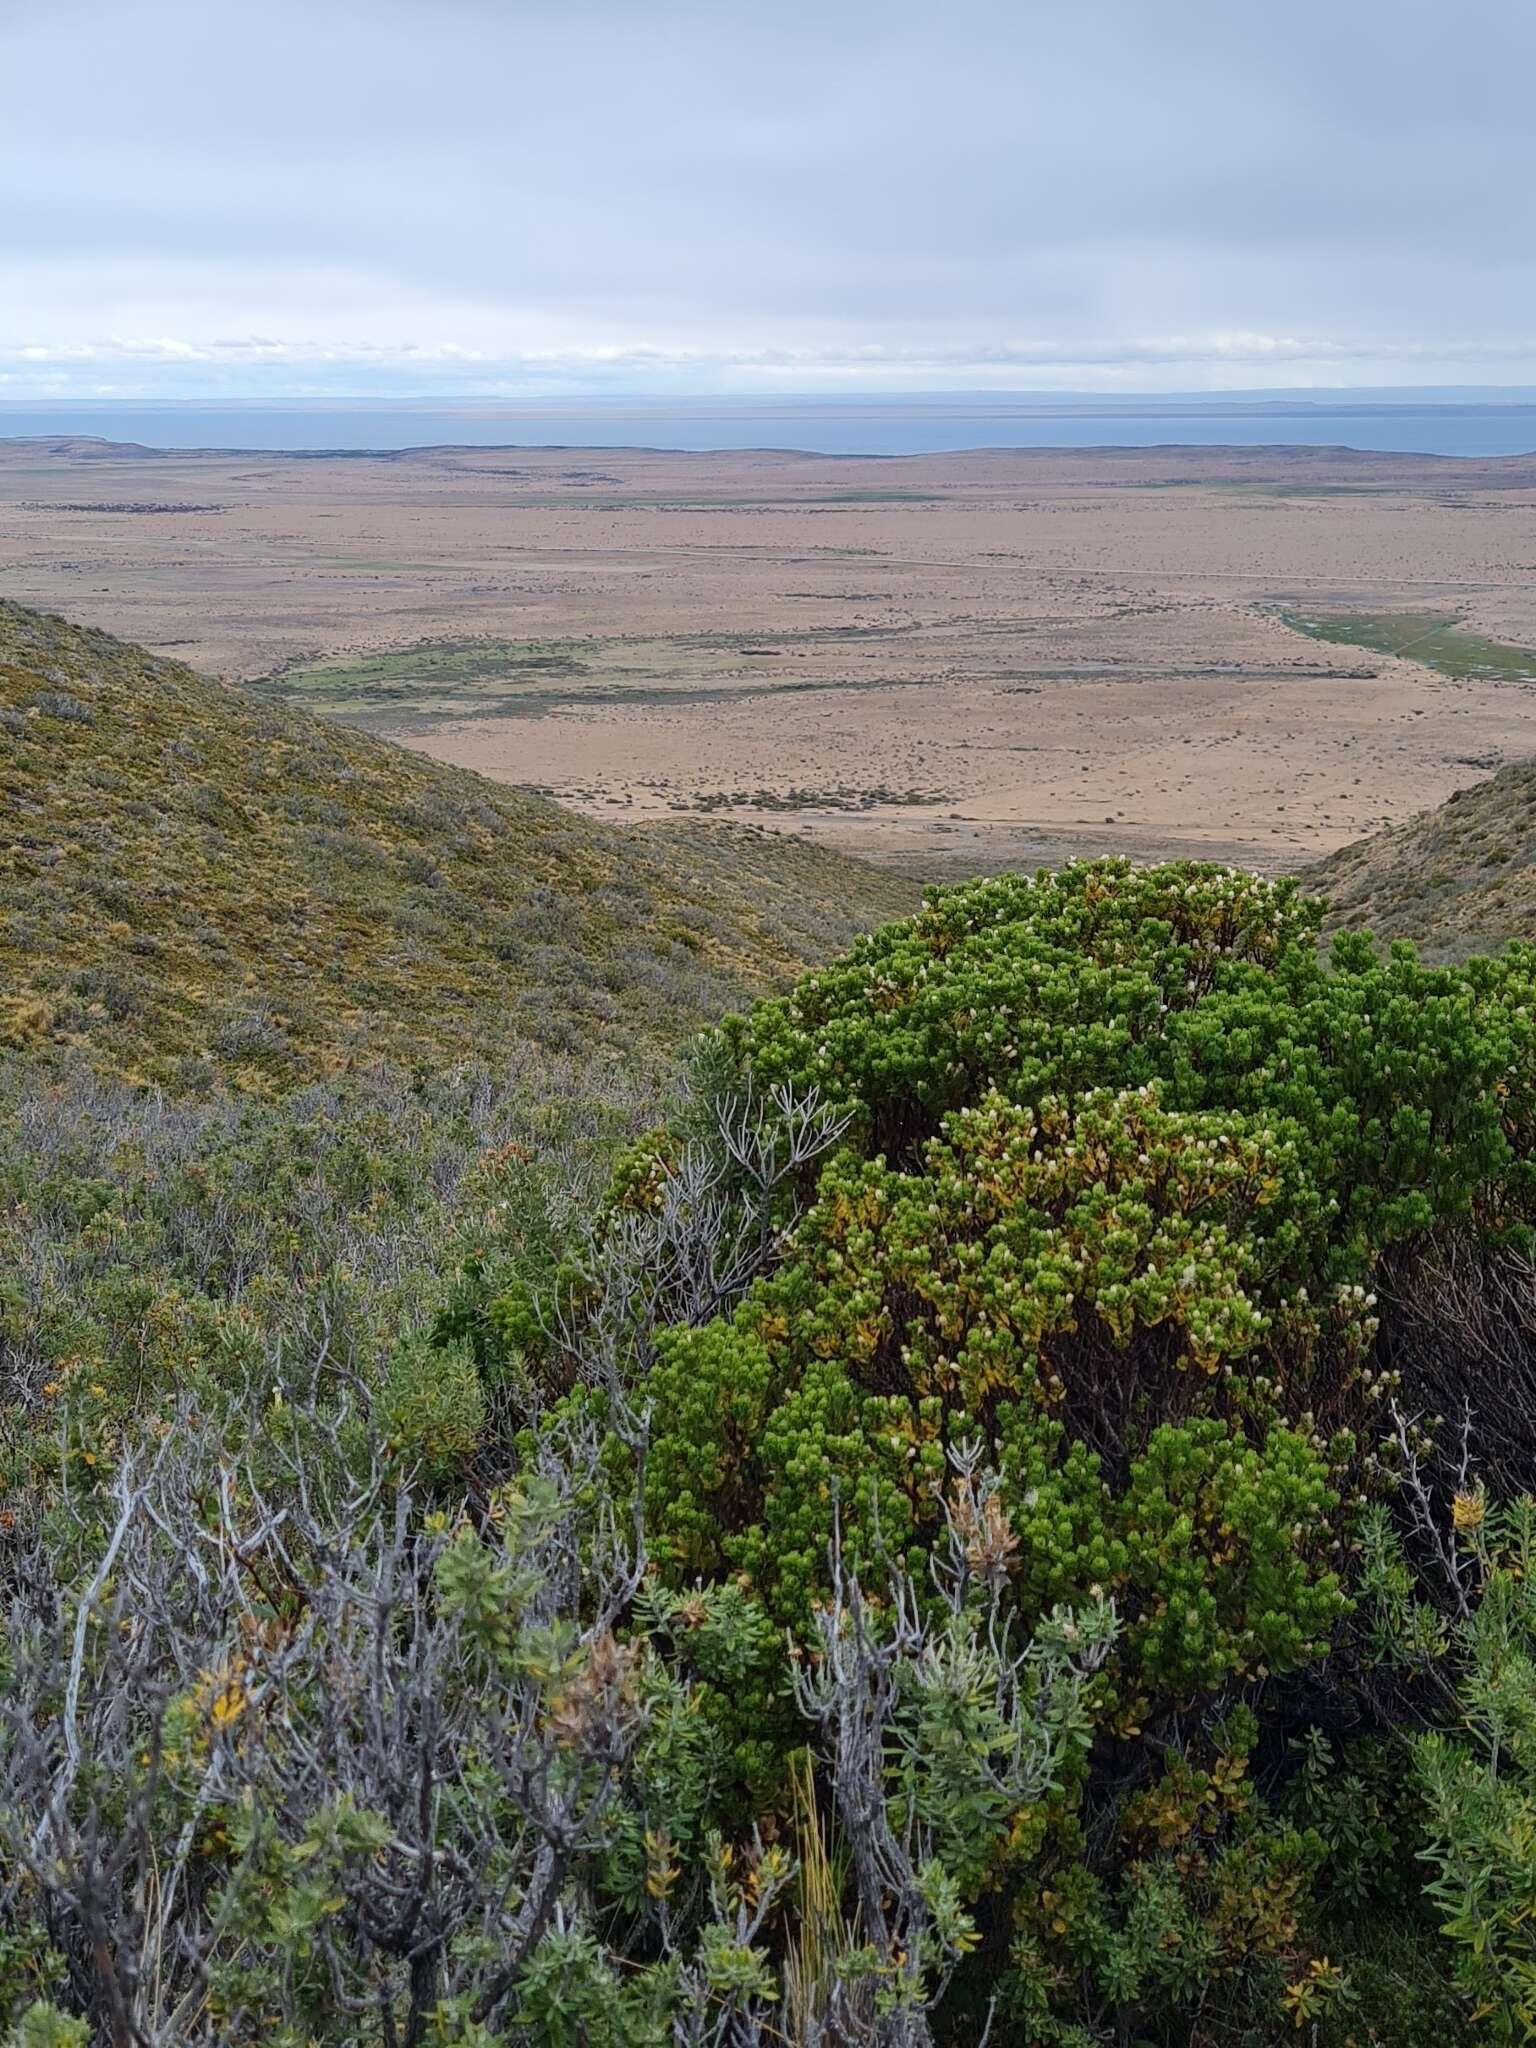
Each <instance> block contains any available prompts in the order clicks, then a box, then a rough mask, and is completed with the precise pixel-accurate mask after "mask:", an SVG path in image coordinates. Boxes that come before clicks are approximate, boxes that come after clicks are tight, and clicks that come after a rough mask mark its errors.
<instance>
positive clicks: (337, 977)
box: [0, 603, 911, 1093]
mask: <svg viewBox="0 0 1536 2048" xmlns="http://www.w3.org/2000/svg"><path fill="white" fill-rule="evenodd" d="M910 900H911V892H910V891H909V890H908V889H907V888H906V887H905V885H903V884H902V883H900V882H898V881H895V880H893V879H891V878H889V877H886V876H883V875H881V874H879V873H877V872H876V871H874V870H872V869H869V868H866V867H864V866H862V865H861V864H859V863H857V862H853V861H846V860H843V859H840V858H839V857H838V856H836V855H834V854H830V853H824V852H820V851H818V850H816V849H815V848H812V847H809V846H807V845H805V844H803V843H801V842H798V841H792V840H787V839H779V838H769V837H767V836H765V835H757V834H752V833H750V832H734V833H724V832H718V831H705V830H698V831H692V830H686V829H675V830H672V831H670V832H656V833H652V834H627V833H623V832H617V831H607V830H604V829H603V828H602V827H600V826H596V825H593V824H590V823H587V822H586V821H583V820H579V819H577V818H575V817H573V816H571V815H570V814H569V813H567V812H565V811H562V810H560V809H559V808H558V807H557V806H555V805H554V804H551V803H547V802H544V801H541V800H540V799H538V798H535V797H532V796H525V795H523V794H521V793H520V792H517V791H514V790H508V789H504V788H500V787H498V786H496V785H494V784H492V783H488V782H485V781H482V780H481V779H480V778H479V777H478V776H474V775H471V774H468V773H466V772H464V771H463V770H460V769H454V768H448V767H444V766H441V765H439V764H438V763H435V762H431V761H427V760H424V759H422V758H420V757H419V756H416V755H412V754H409V753H406V752H405V751H404V750H403V749H401V748H399V747H395V746H391V745H389V744H387V743H385V742H383V741H378V740H373V739H369V738H367V737H365V736H363V735H361V734H358V733H353V732H347V731H343V730H341V729H340V728H338V727H336V726H333V725H327V724H324V723H322V722H321V721H319V720H316V719H312V718H309V717H306V716H305V715H303V714H302V713H298V712H290V711H285V710H281V709H278V708H274V707H270V706H266V705H260V704H257V703H256V702H254V701H253V700H251V699H249V698H247V697H245V696H243V695H241V694H240V693H239V692H238V691H235V690H232V689H229V688H227V687H225V686H224V685H222V684H220V683H215V682H211V681H209V680H207V679H206V678H204V677H202V676H198V675H195V674H193V673H192V671H191V670H189V669H186V668H182V667H180V666H179V665H178V664H176V663H174V662H169V661H163V660H158V659H156V658H154V657H152V656H150V655H148V654H146V653H144V652H143V651H142V650H141V649H138V648H133V647H128V646H125V645H123V644H122V643H120V642H118V641H115V640H112V639H110V638H108V637H107V636H106V635H103V634H100V633H92V632H87V631H84V630H82V629H80V628H77V627H73V626H68V625H66V624H64V623H63V622H62V621H61V620H58V619H55V618H49V617H44V616H42V615H40V614H38V613H35V612H26V611H22V610H20V609H18V608H17V607H15V606H13V605H7V604H3V603H0V1041H5V1042H9V1043H10V1044H11V1045H12V1046H19V1047H22V1048H25V1049H33V1050H51V1051H54V1052H58V1051H62V1050H67V1049H69V1048H84V1049H86V1050H87V1051H88V1053H89V1055H90V1056H91V1058H92V1060H93V1061H94V1062H95V1063H97V1064H102V1065H106V1066H109V1067H111V1068H112V1069H114V1070H116V1071H118V1072H120V1073H122V1074H124V1075H127V1076H130V1077H134V1078H147V1079H151V1080H155V1081H158V1082H162V1083H169V1084H171V1085H173V1086H182V1087H186V1086H192V1085H197V1084H200V1083H202V1082H205V1081H206V1080H207V1078H208V1075H209V1073H210V1071H212V1072H213V1073H215V1074H221V1073H229V1074H232V1075H234V1076H236V1077H237V1078H238V1079H239V1080H240V1081H241V1083H242V1085H244V1086H246V1087H248V1088H253V1089H259V1090H264V1091H266V1092H269V1093H270V1092H274V1091H278V1090H281V1089H283V1088H286V1087H291V1086H293V1085H295V1084H296V1083H299V1082H302V1081H307V1080H310V1079H312V1078H314V1077H316V1076H317V1075H319V1074H322V1073H325V1072H328V1071H333V1070H335V1069H336V1068H338V1067H341V1066H357V1065H366V1064H369V1063H372V1062H376V1061H378V1060H380V1059H401V1058H403V1059H408V1060H416V1061H419V1062H424V1063H426V1064H428V1065H438V1064H442V1063H444V1062H445V1061H446V1062H452V1061H456V1060H463V1059H466V1058H470V1057H472V1056H475V1055H479V1054H486V1053H495V1052H497V1051H499V1050H501V1049H502V1048H504V1047H505V1046H506V1045H507V1044H508V1043H509V1042H510V1041H513V1040H516V1039H519V1038H532V1039H534V1040H536V1041H538V1042H539V1043H541V1044H544V1045H548V1046H552V1047H555V1048H557V1049H582V1050H591V1049H594V1048H596V1047H599V1046H607V1047H609V1048H622V1047H624V1046H627V1045H634V1044H637V1043H642V1044H648V1045H650V1046H652V1047H655V1046H658V1045H666V1046H668V1047H670V1046H674V1045H675V1044H676V1043H677V1042H678V1040H679V1039H680V1038H681V1037H682V1036H684V1035H685V1034H686V1033H687V1032H688V1031H689V1030H691V1029H693V1028H695V1027H696V1026H697V1025H698V1024H700V1023H701V1022H703V1021H704V1020H705V1019H706V1018H707V1017H709V1016H710V1015H712V1014H715V1013H716V1012H718V1010H719V1009H720V1008H721V1007H722V1006H724V1005H725V1004H727V1003H729V1002H731V1001H732V1000H735V999H738V998H739V997H740V995H741V994H743V993H746V992H757V991H760V990H762V989H765V988H768V987H771V986H773V985H774V984H775V982H776V981H777V982H782V981H783V980H784V979H786V978H787V977H788V976H789V975H791V974H792V973H794V972H795V971H796V970H797V969H799V968H800V967H802V966H803V965H805V964H806V963H807V962H808V961H810V960H813V959H817V958H823V957H825V956H826V955H827V954H828V953H829V952H831V951H833V950H835V948H836V947H837V946H838V945H840V944H842V943H844V942H846V940H847V939H848V938H849V937H850V936H851V935H852V934H853V933H854V932H855V931H857V930H859V929H861V928H863V927H865V926H868V925H870V924H873V923H876V922H878V921H879V920H880V918H881V917H885V916H890V915H892V914H894V913H895V912H896V911H898V910H900V909H903V908H905V907H907V905H908V903H909V902H910Z"/></svg>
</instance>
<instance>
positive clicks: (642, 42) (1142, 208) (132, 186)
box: [0, 0, 1536, 396]
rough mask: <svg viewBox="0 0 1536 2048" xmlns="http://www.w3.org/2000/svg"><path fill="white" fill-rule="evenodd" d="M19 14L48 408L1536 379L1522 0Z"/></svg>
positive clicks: (33, 320)
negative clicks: (1269, 378)
mask: <svg viewBox="0 0 1536 2048" xmlns="http://www.w3.org/2000/svg"><path fill="white" fill-rule="evenodd" d="M0 7H3V26H0V38H3V54H4V57H5V65H6V73H7V77H8V79H9V80H10V81H11V91H10V92H9V94H8V102H7V111H6V120H5V123H4V126H3V129H0V391H5V392H7V393H8V394H11V395H15V394H17V393H24V392H25V391H27V390H28V389H29V388H30V389H35V390H37V391H38V392H40V393H41V392H44V391H47V392H49V393H57V392H58V391H60V390H65V389H72V390H76V391H79V392H82V393H86V392H89V391H91V390H103V391H106V390H109V389H110V390H114V391H125V392H126V391H136V392H138V393H140V394H142V395H155V394H161V395H168V394H170V393H172V392H175V391H180V392H183V393H185V394H186V395H188V396H193V395H202V394H206V393H212V392H220V393H225V394H227V393H229V392H230V391H232V390H234V389H236V388H238V387H239V385H240V380H241V379H242V378H243V379H245V380H247V382H248V383H249V384H250V386H251V388H252V389H253V390H257V391H260V392H263V393H268V394H276V393H278V392H280V391H282V390H289V391H292V392H301V391H304V390H306V389H327V390H339V389H342V388H345V386H346V379H347V378H348V377H351V378H353V379H354V380H356V383H355V388H357V389H358V390H360V391H382V390H398V391H402V392H406V391H412V390H434V391H435V390H450V389H451V390H455V391H464V392H469V391H472V390H476V389H480V390H485V391H502V390H517V389H523V390H531V391H536V390H539V389H545V388H554V387H558V388H565V389H576V388H581V387H582V386H583V385H584V384H585V385H586V386H587V387H588V388H592V389H610V388H614V387H616V386H619V385H622V384H623V383H624V382H625V381H626V380H628V381H629V383H630V387H631V388H635V389H640V388H645V387H646V386H647V385H648V384H656V383H658V382H659V383H660V384H661V385H662V386H665V387H666V388H675V387H678V386H679V385H680V384H681V383H684V382H686V381H687V380H688V379H690V378H693V379H695V380H697V382H698V383H699V386H700V388H726V387H727V386H728V385H729V384H730V382H731V380H733V379H734V380H736V381H737V383H738V384H739V386H740V388H743V389H758V388H768V387H769V386H771V385H772V382H773V380H774V379H775V378H779V379H782V380H783V382H784V388H810V387H814V386H815V385H816V384H817V383H818V382H821V383H824V384H825V385H826V386H827V388H840V387H845V386H847V385H849V384H850V382H852V381H855V380H857V379H859V378H860V377H862V378H865V379H867V380H868V382H869V383H870V384H871V386H872V387H878V386H881V385H890V386H892V387H893V388H894V387H895V386H896V385H898V384H900V383H901V382H902V381H903V380H905V381H906V382H907V383H909V384H912V385H920V384H922V383H924V382H927V383H930V384H931V383H932V382H933V381H934V380H935V379H937V380H939V381H941V382H946V383H951V382H952V383H959V384H965V383H982V382H985V381H988V380H990V381H993V382H998V381H1001V382H1008V381H1010V380H1012V381H1017V380H1018V378H1020V377H1021V376H1026V375H1027V376H1028V377H1029V378H1030V379H1031V380H1034V379H1036V378H1038V379H1039V380H1040V381H1042V382H1044V383H1056V384H1061V383H1063V382H1066V383H1075V384H1076V385H1078V386H1083V385H1086V384H1090V383H1103V384H1106V385H1110V386H1117V385H1122V384H1129V383H1133V382H1135V381H1136V380H1138V379H1139V380H1141V381H1142V382H1143V383H1148V384H1153V385H1160V386H1162V387H1163V388H1167V385H1168V382H1169V379H1170V377H1171V376H1177V377H1188V378H1189V379H1191V380H1192V381H1195V382H1200V383H1209V382H1221V381H1224V380H1225V381H1228V382H1233V383H1237V384H1243V383H1249V384H1251V383H1252V382H1253V381H1255V377H1256V375H1257V374H1258V373H1260V372H1264V373H1265V374H1269V373H1273V374H1274V375H1275V376H1277V377H1282V378H1283V379H1284V380H1285V381H1305V380H1306V379H1308V378H1314V379H1319V380H1324V381H1335V382H1336V381H1339V380H1340V379H1341V378H1342V379H1344V380H1345V381H1356V380H1357V381H1359V382H1362V383H1377V382H1382V381H1388V380H1389V379H1390V378H1391V376H1392V375H1393V374H1394V372H1395V373H1397V374H1402V373H1404V372H1405V371H1410V370H1411V371H1412V372H1413V373H1414V374H1415V375H1422V377H1423V378H1424V379H1437V378H1440V377H1442V376H1452V375H1461V376H1464V377H1466V378H1469V379H1475V378H1477V377H1479V376H1484V375H1492V374H1497V375H1498V376H1499V377H1501V378H1503V379H1511V378H1515V377H1522V376H1527V375H1528V376H1530V377H1531V378H1532V379H1533V380H1536V272H1533V268H1532V266H1531V264H1530V262H1529V260H1528V255H1527V253H1526V252H1527V251H1528V250H1529V248H1530V247H1531V244H1532V234H1533V230H1536V176H1533V175H1532V172H1533V168H1536V166H1533V163H1532V143H1531V130H1530V122H1529V114H1528V98H1527V95H1528V81H1529V78H1530V76H1531V75H1532V70H1533V60H1536V11H1533V10H1531V9H1530V8H1529V7H1528V6H1526V4H1525V0H1463V4H1462V5H1461V6H1459V7H1457V8H1454V9H1452V8H1448V7H1445V6H1444V5H1443V4H1441V0H1390V4H1388V0H1350V4H1349V5H1348V6H1346V7H1339V6H1338V5H1337V4H1336V0H1330V4H1328V5H1324V4H1322V0H1294V4H1292V5H1291V6H1290V7H1289V8H1287V9H1285V10H1276V9H1274V8H1273V7H1271V6H1263V7H1260V6H1258V5H1255V4H1251V0H1228V4H1225V5H1217V4H1215V0H1159V4H1158V5H1156V6H1152V7H1149V6H1147V5H1146V4H1145V0H1035V4H1033V5H1027V4H1019V0H955V4H954V5H952V6H950V7H949V8H946V9H944V10H942V11H941V10H937V9H933V8H932V7H930V6H927V5H922V6H919V5H918V4H916V0H882V4H879V5H877V4H875V0H837V4H834V5H832V6H830V7H829V6H827V5H826V0H815V4H812V0H781V4H780V5H778V6H777V7H775V8H773V9H750V10H749V9H747V8H746V7H744V6H741V5H738V4H735V0H713V4H709V5H705V4H702V0H654V4H652V5H650V6H647V7H644V8H641V7H638V6H636V5H632V4H623V0H563V4H555V0H547V4H546V0H367V4H363V0H264V4H262V5H260V6H258V5H255V4H252V0H224V4H222V5H220V6H216V7H209V6H207V5H206V4H205V0H198V4H196V5H194V4H191V0H135V5H133V6H132V7H123V6H121V5H120V4H119V0H0ZM241 337H244V338H243V339H242V338H241ZM29 378H30V379H31V380H32V383H31V384H30V385H29V383H28V379H29Z"/></svg>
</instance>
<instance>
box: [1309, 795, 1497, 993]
mask: <svg viewBox="0 0 1536 2048" xmlns="http://www.w3.org/2000/svg"><path fill="white" fill-rule="evenodd" d="M1304 879H1305V881H1306V884H1307V886H1308V888H1310V889H1315V890H1316V891H1317V893H1318V894H1319V895H1320V896H1326V897H1327V898H1328V900H1329V904H1330V922H1332V923H1334V924H1337V925H1342V926H1346V927H1348V928H1350V929H1358V928H1364V929H1367V930H1370V931H1372V932H1374V933H1375V934H1376V935H1377V937H1378V938H1386V939H1412V940H1413V941H1414V942H1415V943H1416V944H1417V945H1418V946H1419V947H1420V948H1421V950H1422V951H1423V952H1424V953H1425V955H1426V956H1427V957H1428V958H1430V959H1436V960H1464V959H1465V958H1466V957H1467V955H1468V954H1469V953H1476V952H1487V951H1490V950H1494V949H1496V948H1498V947H1499V946H1502V945H1503V944H1504V942H1505V941H1506V940H1507V939H1511V938H1521V939H1530V940H1536V761H1516V762H1512V763H1511V764H1510V766H1509V767H1507V768H1501V769H1500V770H1499V772H1498V774H1497V775H1494V776H1491V777H1490V778H1489V780H1488V781H1486V782H1479V783H1475V784H1474V785H1473V786H1472V787H1471V788H1469V789H1459V790H1457V791H1456V793H1455V795H1454V796H1452V797H1450V798H1449V799H1448V800H1447V801H1446V802H1445V803H1443V804H1441V805H1439V806H1438V808H1437V809H1435V810H1432V811H1421V812H1420V813H1419V814H1418V815H1417V816H1416V817H1413V818H1408V819H1406V820H1405V821H1404V822H1403V823H1402V824H1401V825H1389V826H1387V827H1386V828H1385V829H1384V830H1382V831H1380V832H1373V833H1372V834H1371V835H1370V837H1369V838H1367V839H1359V840H1356V841H1355V842H1354V844H1353V845H1351V846H1344V847H1341V848H1340V849H1339V851H1338V852H1337V853H1332V854H1330V855H1329V856H1328V858H1327V859H1326V860H1323V861H1319V862H1318V863H1317V865H1316V866H1315V867H1313V868H1310V869H1309V870H1308V871H1307V874H1306V876H1305V877H1304Z"/></svg>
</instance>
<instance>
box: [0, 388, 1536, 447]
mask: <svg viewBox="0 0 1536 2048" xmlns="http://www.w3.org/2000/svg"><path fill="white" fill-rule="evenodd" d="M52 434H58V435H71V434H80V435H96V436H100V437H101V438H103V439H106V440H111V441H129V442H138V443H141V444H143V445H144V446H147V447H151V448H223V449H250V450H271V451H276V450H280V449H293V450H313V449H322V448H324V449H336V450H360V449H367V450H388V449H400V448H410V447H430V446H441V445H444V444H446V443H452V444H455V445H458V446H475V447H552V446H560V447H567V448H657V449H668V450H677V451H679V452H683V453H703V452H706V451H711V450H729V449H747V448H770V449H795V450H800V451H803V452H806V453H810V454H818V455H855V456H856V455H863V456H900V455H925V454H948V453H959V452H962V451H965V450H969V449H976V448H1108V447H1119V448H1127V447H1134V448H1148V447H1166V446H1169V445H1181V446H1191V447H1223V446H1224V447H1265V446H1271V447H1272V446H1289V447H1339V446H1343V447H1349V448H1358V449H1364V450H1370V451H1375V452H1382V453H1389V452H1401V453H1407V454H1422V455H1448V456H1473V457H1476V456H1490V455H1523V454H1528V453H1530V452H1532V451H1533V450H1536V391H1522V390H1518V389H1512V390H1497V391H1486V392H1484V391H1479V390H1476V389H1468V390H1466V391H1464V392H1457V391H1453V390H1424V391H1411V392H1409V391H1403V392H1390V391H1372V392H1370V393H1354V392H1348V391H1301V392H1284V391H1267V392H1213V393H1210V394H1201V395H1189V394H1181V393H1151V394H1147V395H1144V396H1129V395H1125V396H1122V395H1097V394H1092V393H1078V392H1072V393H1061V394H1054V395H1053V394H1048V393H1039V392H1020V393H1010V392H984V393H911V394H901V395H889V394H881V395H872V396H836V397H829V396H824V395H796V396H786V395H782V394H781V395H777V396H764V397H697V398H670V397H634V396H624V397H601V398H590V397H579V398H560V399H555V398H537V399H517V400H497V399H481V398H454V399H409V400H406V399H402V400H390V401H383V400H377V399H362V398H360V399H335V398H324V399H282V400H272V401H241V402H239V403H226V404H218V403H213V402H199V403H191V402H185V403H170V402H149V401H142V400H125V401H121V402H117V401H109V400H88V401H82V400H70V401H59V402H56V403H52V404H49V403H44V402H41V401H38V402H32V401H24V400H16V399H6V400H0V438H6V439H9V438H15V437H28V436H34V435H52Z"/></svg>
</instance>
